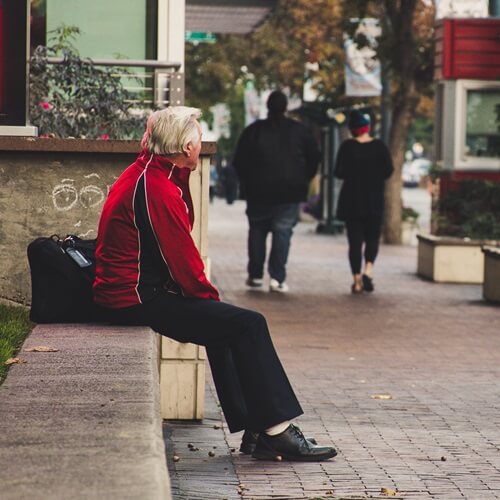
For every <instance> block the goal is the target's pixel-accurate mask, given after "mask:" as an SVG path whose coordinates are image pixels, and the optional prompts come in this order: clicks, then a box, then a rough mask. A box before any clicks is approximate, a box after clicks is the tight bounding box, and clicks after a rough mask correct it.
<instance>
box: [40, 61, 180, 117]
mask: <svg viewBox="0 0 500 500" xmlns="http://www.w3.org/2000/svg"><path fill="white" fill-rule="evenodd" d="M89 60H90V61H91V62H92V64H94V65H95V66H106V67H111V68H116V73H114V75H115V76H117V77H119V78H120V79H121V80H122V83H123V86H124V88H125V89H126V90H127V91H128V92H129V94H130V96H131V98H130V100H129V102H131V103H132V104H133V105H134V106H135V107H140V108H164V107H168V106H179V105H182V104H184V74H183V73H181V72H179V68H180V67H181V63H178V62H169V61H157V60H151V59H144V60H141V59H89ZM47 62H48V63H49V64H62V63H63V62H64V58H63V57H49V58H47ZM120 68H121V69H122V71H121V72H120Z"/></svg>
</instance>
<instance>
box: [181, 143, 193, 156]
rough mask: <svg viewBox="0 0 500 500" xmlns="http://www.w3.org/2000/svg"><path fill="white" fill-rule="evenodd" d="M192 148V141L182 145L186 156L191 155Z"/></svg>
mask: <svg viewBox="0 0 500 500" xmlns="http://www.w3.org/2000/svg"><path fill="white" fill-rule="evenodd" d="M192 150H193V143H192V142H191V141H189V142H188V143H187V144H186V145H185V146H182V152H183V154H184V155H185V156H187V157H188V158H189V157H190V156H191V151H192Z"/></svg>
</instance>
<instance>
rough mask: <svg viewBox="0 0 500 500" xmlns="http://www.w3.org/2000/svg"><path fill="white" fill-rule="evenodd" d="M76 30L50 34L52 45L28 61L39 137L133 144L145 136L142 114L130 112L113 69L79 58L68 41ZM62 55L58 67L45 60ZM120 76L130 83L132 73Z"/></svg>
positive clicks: (32, 112)
mask: <svg viewBox="0 0 500 500" xmlns="http://www.w3.org/2000/svg"><path fill="white" fill-rule="evenodd" d="M79 33H80V31H79V29H78V28H76V27H74V26H69V27H68V26H64V25H63V26H61V27H59V28H57V29H56V30H54V31H53V32H51V35H52V36H51V38H50V39H49V42H50V44H49V45H48V46H39V47H37V48H36V50H35V51H34V53H33V55H32V57H31V59H30V84H29V85H30V119H31V123H32V124H33V125H36V126H37V127H38V130H39V134H40V135H41V136H53V137H81V138H92V139H97V138H101V139H132V138H138V137H140V134H141V133H142V131H143V123H144V118H143V116H142V113H137V112H134V110H133V109H132V103H131V102H130V99H131V95H130V93H129V92H128V91H127V90H126V89H125V88H124V86H123V84H122V80H121V77H120V76H118V75H116V70H113V69H112V68H106V67H97V66H95V65H94V64H93V62H92V60H91V59H82V58H81V57H80V55H79V54H78V51H77V50H76V49H75V47H74V45H73V43H72V41H73V40H74V39H75V38H76V36H77V35H78V34H79ZM52 56H62V57H63V62H62V63H60V64H49V63H48V60H47V58H48V57H52ZM120 73H121V74H125V75H128V76H127V77H128V78H133V75H132V74H131V73H130V72H127V71H126V70H125V71H120Z"/></svg>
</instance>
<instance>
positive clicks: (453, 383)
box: [167, 199, 500, 500]
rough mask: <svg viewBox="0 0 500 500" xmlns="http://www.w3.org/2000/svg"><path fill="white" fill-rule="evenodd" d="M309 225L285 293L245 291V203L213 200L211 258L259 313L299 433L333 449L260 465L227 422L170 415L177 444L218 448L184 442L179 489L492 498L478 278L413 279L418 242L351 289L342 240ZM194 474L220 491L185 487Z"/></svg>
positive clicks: (494, 377) (294, 252)
mask: <svg viewBox="0 0 500 500" xmlns="http://www.w3.org/2000/svg"><path fill="white" fill-rule="evenodd" d="M314 229H315V225H314V224H311V223H300V224H299V225H298V226H297V228H296V231H295V235H294V238H293V241H292V248H291V254H290V259H289V265H288V275H289V276H288V279H287V282H288V283H289V285H290V288H291V292H290V293H289V294H288V295H279V294H270V293H269V292H267V291H262V292H255V291H247V290H246V289H245V286H244V281H245V278H246V231H247V225H246V218H245V216H244V203H243V202H236V203H235V204H234V205H226V204H225V203H224V201H222V200H219V199H216V200H215V202H214V203H213V204H212V205H211V212H210V223H209V235H210V251H209V254H210V256H211V259H212V273H213V277H214V281H215V282H216V284H217V286H218V287H219V288H220V290H221V291H222V293H223V296H224V300H226V301H229V302H232V303H235V304H237V305H240V306H244V307H249V308H252V309H255V310H258V311H260V312H262V313H263V314H264V315H265V316H266V317H267V319H268V322H269V325H270V328H271V332H272V335H273V339H274V342H275V345H276V347H277V350H278V352H279V354H280V357H281V359H282V362H283V364H284V365H285V368H286V370H287V373H288V375H289V377H290V380H291V382H292V385H293V386H294V388H295V390H296V392H297V395H298V397H299V400H300V401H301V403H302V405H303V408H304V411H305V413H304V415H303V416H302V417H300V418H299V419H298V423H299V425H300V426H301V428H302V430H303V431H304V433H305V434H306V435H310V436H314V437H316V439H317V440H318V442H319V443H321V444H323V443H325V444H333V445H334V446H336V447H337V448H338V450H339V455H338V456H337V457H336V458H335V459H333V460H330V461H327V462H323V463H316V464H314V463H313V464H304V463H286V462H276V463H273V462H270V463H269V462H258V461H256V460H254V459H252V458H250V457H247V456H244V455H241V454H239V453H238V452H237V451H235V452H231V449H237V447H238V446H239V440H240V438H241V434H234V435H231V434H229V433H228V431H227V427H226V426H225V425H224V424H223V429H220V430H217V431H216V430H215V429H213V421H212V420H209V421H208V424H206V423H205V422H204V423H203V425H202V426H201V428H200V426H199V425H193V424H189V425H184V430H182V429H181V427H182V424H174V427H170V425H167V428H169V429H170V430H169V432H171V436H172V437H173V441H174V443H175V446H177V444H178V443H179V442H180V441H182V439H187V440H194V439H195V438H196V436H197V437H198V439H201V440H203V439H205V441H204V446H210V444H211V443H212V441H213V442H214V443H217V444H215V445H216V446H217V447H218V448H217V449H218V450H219V451H220V454H221V456H220V457H213V458H216V459H217V460H212V462H210V461H208V463H209V464H211V465H210V468H209V469H207V468H206V466H204V468H201V470H198V469H197V464H196V463H195V462H196V460H195V457H194V456H195V455H196V453H193V452H191V455H187V457H188V458H187V459H186V463H185V464H184V466H185V467H186V468H187V469H188V470H186V473H185V474H184V475H183V473H182V471H179V470H177V471H175V470H174V469H172V467H171V469H170V470H171V473H172V471H174V472H175V474H174V476H176V477H178V479H179V478H180V479H179V481H181V480H182V481H181V482H182V486H183V488H182V489H179V488H177V489H175V488H174V498H206V499H208V498H228V499H230V498H242V497H243V498H252V499H271V498H273V499H295V498H297V499H303V498H309V499H313V498H325V499H328V498H337V499H340V498H346V499H347V498H349V499H355V498H356V499H359V498H384V497H388V496H391V497H392V498H404V499H423V498H426V499H429V498H436V499H463V498H466V499H470V500H487V499H492V498H500V308H499V307H498V306H493V305H488V304H486V303H484V302H483V301H482V299H481V287H480V286H476V285H447V284H436V283H431V282H426V281H423V280H421V279H419V278H418V277H417V276H416V275H415V269H416V248H414V247H402V246H382V247H381V252H380V256H379V259H378V260H377V263H376V269H375V271H376V274H375V287H376V290H375V293H373V294H363V295H359V296H358V295H356V296H353V295H351V294H350V283H351V277H350V272H349V268H348V262H347V245H346V242H345V236H343V235H340V236H325V235H318V234H316V233H315V232H314ZM270 383H272V381H270ZM208 391H209V392H208V397H207V401H208V402H209V408H211V410H210V411H211V413H210V412H209V414H210V419H214V421H216V420H217V419H218V410H217V407H216V406H214V405H215V403H214V402H213V398H214V395H213V387H212V386H210V387H209V388H208ZM211 400H212V403H210V401H211ZM210 405H212V406H211V407H210ZM214 412H215V413H214ZM179 425H180V426H181V427H176V426H179ZM207 425H208V428H211V432H208V431H206V430H205V427H206V426H207ZM185 429H188V431H189V432H188V433H187V434H182V433H181V431H182V432H185ZM214 431H216V432H214ZM177 435H179V440H180V441H179V440H178V438H177ZM203 436H205V437H203ZM181 438H182V439H181ZM224 443H225V446H226V449H225V451H224V453H222V450H223V449H224ZM219 446H220V448H219ZM167 450H168V454H171V448H170V449H169V448H168V446H167ZM189 457H191V458H189ZM189 461H191V462H193V463H192V464H189V463H188V462H189ZM204 461H205V462H207V460H206V459H205V458H204ZM180 463H181V462H179V463H177V464H175V465H179V464H180ZM171 465H172V464H171ZM204 475H206V477H205V476H204ZM208 476H210V479H208ZM175 481H176V479H175V477H174V478H173V479H172V482H173V484H174V482H175ZM200 482H205V484H206V485H209V484H212V485H213V484H215V485H218V486H217V488H219V490H218V491H214V490H213V488H212V490H210V491H211V492H210V491H209V488H208V487H207V488H206V489H205V492H204V493H205V496H204V497H203V496H201V497H198V496H196V495H195V494H194V493H193V494H191V490H190V488H191V486H190V484H193V485H194V490H193V491H194V492H195V490H196V487H198V486H199V484H200ZM176 484H177V483H176ZM196 485H198V486H196ZM212 494H213V496H212ZM217 495H218V496H217Z"/></svg>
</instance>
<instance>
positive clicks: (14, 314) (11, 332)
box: [0, 304, 34, 383]
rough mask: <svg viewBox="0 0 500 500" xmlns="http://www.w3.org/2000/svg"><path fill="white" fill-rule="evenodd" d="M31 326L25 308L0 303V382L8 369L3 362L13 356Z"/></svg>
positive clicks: (27, 311)
mask: <svg viewBox="0 0 500 500" xmlns="http://www.w3.org/2000/svg"><path fill="white" fill-rule="evenodd" d="M33 327H34V324H33V323H32V322H31V321H30V320H29V310H28V309H27V308H25V307H21V306H7V305H4V304H0V383H2V382H3V380H4V379H5V377H6V375H7V371H8V369H9V367H8V366H6V365H5V362H6V361H7V360H8V359H9V358H13V357H14V356H15V354H16V353H17V352H18V351H19V349H20V348H21V346H22V345H23V342H24V340H25V339H26V337H27V336H28V334H29V333H30V332H31V330H32V329H33Z"/></svg>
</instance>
